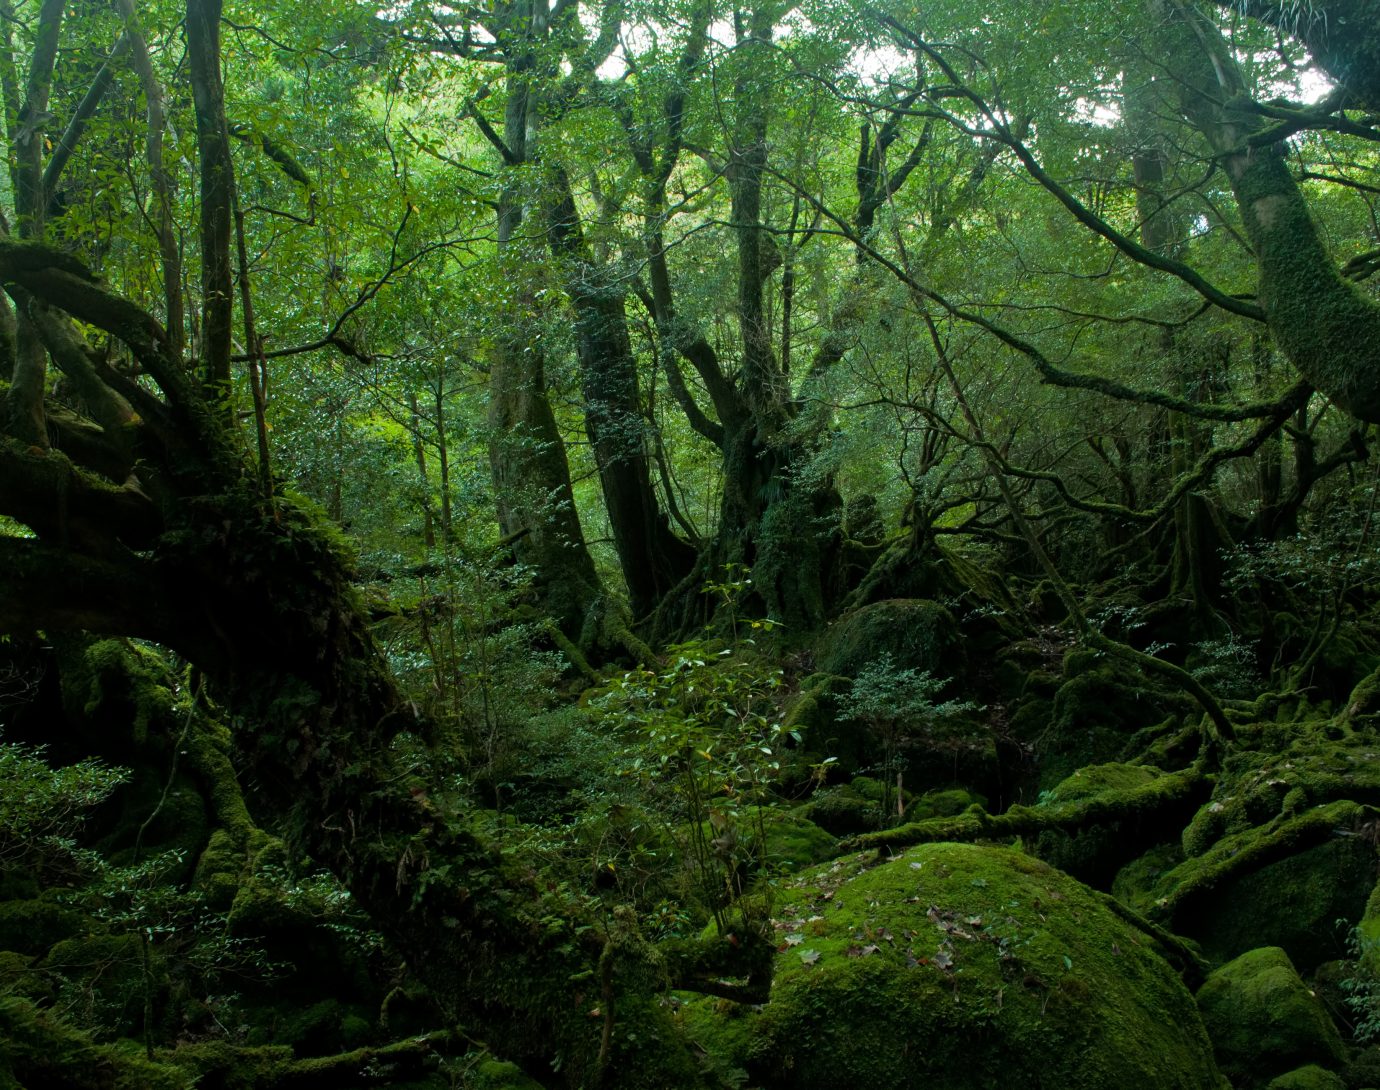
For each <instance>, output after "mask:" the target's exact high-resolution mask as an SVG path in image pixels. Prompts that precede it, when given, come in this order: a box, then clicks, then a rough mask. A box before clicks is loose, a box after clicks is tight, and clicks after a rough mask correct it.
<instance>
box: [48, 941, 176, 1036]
mask: <svg viewBox="0 0 1380 1090" xmlns="http://www.w3.org/2000/svg"><path fill="white" fill-rule="evenodd" d="M42 966H43V969H44V971H45V972H46V973H48V974H50V975H52V976H54V977H56V978H58V979H59V980H61V981H62V982H63V983H62V987H61V990H60V995H61V997H62V998H63V1000H64V1004H65V1006H67V1007H68V1008H69V1009H71V1010H73V1011H76V1012H78V1013H79V1014H80V1015H81V1017H82V1021H84V1022H87V1023H90V1024H93V1025H102V1026H108V1027H110V1028H111V1029H113V1030H114V1031H115V1032H116V1033H117V1034H119V1035H121V1036H127V1037H136V1036H139V1035H140V1034H142V1033H143V1030H144V1015H145V1011H146V1009H148V1007H154V1008H160V1009H161V1007H162V1006H163V1001H164V1000H165V998H166V992H167V978H166V976H165V975H164V974H163V972H162V967H161V965H160V963H159V960H158V957H157V955H156V954H155V953H154V952H153V951H151V950H147V951H146V950H145V949H144V947H143V945H142V943H141V942H140V940H139V937H138V936H137V935H133V934H128V933H126V934H122V935H82V936H79V937H77V938H71V939H64V940H63V941H62V942H59V943H56V944H54V945H53V947H52V948H51V949H50V950H49V951H48V956H47V957H46V958H44V959H43V962H42Z"/></svg>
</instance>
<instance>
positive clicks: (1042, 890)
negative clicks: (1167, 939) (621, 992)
mask: <svg viewBox="0 0 1380 1090" xmlns="http://www.w3.org/2000/svg"><path fill="white" fill-rule="evenodd" d="M778 896H779V900H778V904H777V911H778V920H777V923H776V927H777V935H778V939H779V940H780V942H781V953H780V954H779V955H778V963H777V973H776V979H775V983H774V984H773V988H772V997H771V1002H770V1003H768V1004H767V1005H766V1007H765V1008H764V1009H763V1011H762V1013H761V1014H760V1015H758V1016H755V1022H754V1023H753V1024H752V1028H751V1032H750V1033H747V1034H744V1033H742V1032H741V1030H742V1027H741V1026H738V1027H736V1032H735V1033H734V1034H732V1035H726V1038H717V1037H714V1036H713V1035H712V1033H711V1034H709V1035H708V1037H707V1040H709V1043H710V1044H711V1046H713V1045H717V1046H719V1047H723V1046H724V1045H725V1044H726V1043H728V1044H729V1045H730V1047H731V1042H732V1041H733V1040H734V1039H736V1040H737V1041H739V1042H740V1043H739V1046H738V1047H740V1048H743V1049H744V1050H745V1052H744V1054H743V1055H742V1056H741V1057H739V1059H740V1060H741V1061H742V1062H743V1063H744V1064H745V1065H746V1066H747V1069H748V1071H749V1073H750V1075H751V1077H752V1078H753V1079H755V1080H756V1081H757V1082H760V1083H761V1084H763V1085H765V1086H768V1087H788V1086H789V1087H793V1088H802V1090H808V1088H811V1087H820V1088H826V1087H827V1088H833V1087H840V1086H866V1087H869V1090H884V1088H886V1087H908V1086H926V1087H943V1088H945V1090H966V1088H973V1090H977V1088H984V1090H985V1088H987V1087H991V1086H1036V1085H1039V1086H1058V1087H1061V1088H1064V1090H1080V1088H1085V1090H1093V1088H1098V1090H1102V1088H1104V1087H1108V1086H1117V1085H1121V1084H1134V1085H1136V1086H1137V1087H1138V1088H1140V1090H1157V1088H1160V1087H1165V1088H1169V1087H1173V1088H1183V1090H1188V1088H1190V1087H1191V1088H1193V1090H1203V1088H1212V1087H1219V1086H1221V1085H1222V1083H1221V1080H1220V1079H1219V1077H1218V1074H1217V1072H1216V1069H1215V1067H1214V1065H1213V1060H1212V1051H1211V1046H1210V1045H1209V1043H1208V1039H1207V1035H1206V1034H1205V1032H1204V1031H1203V1027H1202V1024H1201V1022H1200V1020H1199V1018H1198V1014H1197V1011H1196V1009H1195V1007H1194V1005H1193V1001H1192V998H1191V997H1190V996H1189V994H1188V992H1187V991H1186V989H1185V988H1184V987H1183V984H1182V983H1181V982H1180V980H1179V978H1178V977H1177V975H1176V974H1175V973H1174V971H1173V970H1172V969H1171V968H1170V967H1169V965H1168V963H1167V962H1165V961H1164V960H1163V959H1162V958H1161V957H1160V956H1159V955H1158V954H1157V953H1156V952H1155V951H1154V948H1153V947H1154V943H1153V940H1152V939H1151V938H1150V937H1149V936H1148V935H1147V934H1145V933H1144V932H1141V931H1139V930H1137V929H1136V928H1134V927H1132V926H1131V925H1130V924H1128V923H1126V922H1124V921H1123V920H1122V919H1120V918H1119V917H1117V916H1116V915H1114V914H1113V913H1112V912H1110V911H1108V909H1107V908H1106V905H1105V902H1104V901H1103V900H1102V899H1100V898H1099V896H1098V895H1097V894H1095V893H1093V892H1091V891H1089V890H1088V889H1086V888H1085V887H1083V886H1081V885H1079V884H1078V883H1077V882H1075V881H1074V880H1073V879H1071V878H1069V877H1067V876H1066V875H1063V874H1061V873H1059V872H1058V871H1056V870H1055V869H1053V868H1052V867H1050V866H1048V865H1046V864H1044V863H1042V862H1040V861H1039V860H1037V859H1034V858H1032V857H1030V856H1027V855H1025V854H1023V853H1020V852H1017V851H1013V850H1011V849H1006V848H993V847H976V846H971V845H959V844H932V845H926V846H922V847H918V848H914V849H911V850H910V851H908V852H906V853H905V854H904V855H901V856H899V857H897V858H895V859H893V860H892V861H889V862H886V863H880V864H877V863H875V860H874V859H873V858H871V857H869V856H862V855H855V856H849V857H847V858H845V859H841V860H838V861H836V862H834V863H833V864H830V865H828V866H825V867H820V868H815V869H814V870H811V871H809V872H806V873H805V874H804V875H802V876H801V877H800V878H798V879H797V880H796V881H794V882H793V883H791V885H789V886H788V887H786V888H784V889H782V890H781V891H780V893H779V895H778ZM699 1028H700V1029H701V1030H704V1029H706V1028H707V1027H705V1026H703V1025H702V1026H700V1027H699ZM744 1041H746V1044H743V1043H742V1042H744Z"/></svg>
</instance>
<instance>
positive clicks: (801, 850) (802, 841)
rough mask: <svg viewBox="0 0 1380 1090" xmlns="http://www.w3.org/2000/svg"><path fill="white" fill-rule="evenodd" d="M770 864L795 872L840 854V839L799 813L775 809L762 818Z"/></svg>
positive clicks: (776, 867) (768, 862)
mask: <svg viewBox="0 0 1380 1090" xmlns="http://www.w3.org/2000/svg"><path fill="white" fill-rule="evenodd" d="M763 827H764V829H765V831H766V844H765V851H766V857H767V865H768V866H769V867H772V868H775V869H778V870H782V871H794V870H799V869H800V868H801V867H808V866H810V865H812V864H814V863H822V862H824V861H825V860H826V859H832V858H833V857H834V856H835V855H837V854H838V840H837V839H836V838H834V837H832V836H830V835H829V834H828V833H827V832H825V831H824V830H823V829H821V828H820V827H819V826H818V825H816V824H815V823H814V822H813V821H810V820H809V819H808V818H804V817H801V816H800V815H798V814H791V813H783V812H781V811H779V810H776V811H772V812H771V813H770V814H768V815H767V816H766V817H765V818H764V819H763Z"/></svg>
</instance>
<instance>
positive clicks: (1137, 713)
mask: <svg viewBox="0 0 1380 1090" xmlns="http://www.w3.org/2000/svg"><path fill="white" fill-rule="evenodd" d="M1066 660H1067V661H1066V664H1065V666H1066V671H1068V672H1071V673H1070V676H1069V677H1068V680H1066V681H1065V682H1064V683H1063V684H1062V685H1060V686H1059V690H1058V691H1057V692H1056V693H1055V694H1054V701H1053V704H1052V705H1051V707H1050V709H1049V713H1048V718H1047V719H1043V718H1038V717H1037V718H1036V719H1034V720H1033V721H1032V722H1031V723H1029V724H1025V723H1024V722H1023V723H1022V724H1021V725H1022V726H1024V727H1026V728H1028V727H1031V726H1033V727H1035V728H1036V729H1038V731H1039V733H1038V734H1037V735H1035V736H1033V737H1029V738H1028V739H1027V738H1025V736H1024V735H1021V737H1022V738H1023V740H1028V741H1029V743H1030V744H1032V745H1033V746H1034V747H1035V750H1036V757H1037V760H1038V761H1039V766H1040V778H1039V784H1040V787H1041V788H1043V789H1046V790H1048V789H1050V788H1053V787H1054V786H1056V785H1057V784H1059V783H1060V782H1062V781H1064V780H1066V779H1068V778H1069V777H1070V776H1072V775H1073V774H1074V773H1075V772H1076V771H1077V770H1078V769H1080V768H1084V767H1086V766H1088V765H1096V764H1103V763H1106V762H1115V761H1121V760H1125V759H1127V758H1128V757H1131V756H1134V755H1135V754H1134V753H1128V750H1133V749H1135V748H1138V747H1135V746H1134V745H1133V742H1132V740H1133V739H1135V738H1136V736H1137V734H1138V733H1139V732H1141V731H1143V730H1145V729H1146V728H1147V727H1151V726H1154V725H1155V724H1156V723H1159V722H1161V721H1162V720H1163V719H1164V717H1165V715H1166V714H1167V713H1168V712H1169V711H1170V710H1172V709H1173V708H1175V707H1176V706H1177V705H1178V704H1179V703H1180V701H1179V700H1178V699H1177V698H1176V697H1172V696H1169V695H1166V694H1165V693H1162V692H1160V691H1159V690H1157V689H1153V688H1151V687H1149V686H1148V685H1146V683H1145V682H1144V680H1143V679H1141V678H1139V677H1138V676H1136V675H1134V674H1130V675H1128V674H1127V671H1126V669H1125V667H1123V666H1121V665H1119V664H1114V663H1110V662H1107V661H1106V660H1105V659H1099V658H1097V657H1095V656H1093V655H1092V653H1091V652H1087V651H1076V652H1070V654H1069V655H1068V656H1066ZM1185 710H1186V709H1185ZM1017 726H1018V724H1017V723H1016V721H1015V719H1013V720H1012V724H1011V727H1012V731H1013V732H1016V731H1017Z"/></svg>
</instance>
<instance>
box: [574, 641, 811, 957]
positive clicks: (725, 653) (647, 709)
mask: <svg viewBox="0 0 1380 1090" xmlns="http://www.w3.org/2000/svg"><path fill="white" fill-rule="evenodd" d="M781 685H782V671H780V670H777V669H771V668H769V667H768V666H767V665H766V664H765V663H764V662H762V661H761V660H759V659H756V658H752V657H748V656H743V655H741V654H739V653H736V652H735V651H734V649H733V648H731V647H716V646H715V645H714V644H713V643H712V642H710V641H707V640H695V641H691V642H689V643H683V644H680V645H678V646H676V647H673V648H672V649H671V654H670V657H669V658H668V659H667V660H666V661H665V662H664V663H662V664H661V665H660V666H658V667H657V668H656V669H649V668H646V667H644V668H641V669H638V670H632V671H629V672H628V673H625V674H624V675H623V676H622V677H621V678H619V679H618V680H616V681H615V682H614V683H613V684H612V685H611V686H610V688H609V690H608V692H607V693H606V694H604V695H603V696H602V697H600V698H598V699H597V700H596V701H595V702H594V704H593V706H594V707H595V708H596V709H597V710H598V712H599V713H600V715H601V717H602V719H603V721H604V722H605V723H607V724H610V725H613V724H617V725H619V726H621V727H623V728H629V729H631V730H632V731H633V732H635V734H634V736H633V739H632V741H633V745H632V746H631V747H630V748H629V750H628V752H627V755H626V759H627V763H626V765H625V766H624V769H623V771H624V774H626V775H632V776H641V777H645V778H646V779H647V780H648V781H649V782H650V784H651V785H652V786H653V787H654V788H655V787H664V788H666V789H667V792H668V794H669V799H668V802H669V808H670V809H671V811H672V815H673V817H674V819H675V827H676V828H677V829H678V830H683V831H681V832H678V833H677V835H678V837H680V838H682V839H683V840H684V844H683V847H684V849H685V852H686V855H687V856H688V858H689V859H690V861H691V868H692V871H693V873H694V874H695V877H696V880H697V884H698V885H699V887H700V893H701V895H702V896H703V898H704V900H705V902H706V904H707V907H708V908H709V910H710V912H711V913H712V914H713V916H714V919H715V921H716V923H717V924H718V925H719V927H720V929H721V930H726V929H727V927H728V908H729V907H730V906H731V905H732V904H733V903H735V902H737V903H739V904H742V903H743V898H742V893H743V889H742V884H741V869H742V868H741V864H742V863H743V862H744V861H745V860H748V859H752V860H756V861H757V862H758V863H759V864H760V863H762V862H764V859H763V845H764V842H765V829H764V826H763V817H762V806H763V804H764V803H765V802H766V801H767V798H768V795H769V793H770V786H771V784H772V783H773V781H775V780H776V778H777V777H778V775H779V773H780V771H781V760H780V751H781V748H782V746H783V744H784V742H785V739H786V737H787V735H788V734H789V732H788V731H787V730H786V729H785V727H783V726H782V724H781V722H780V720H779V719H778V718H777V716H776V712H777V710H778V707H777V699H776V694H777V692H778V690H779V689H780V688H781ZM745 913H746V909H745Z"/></svg>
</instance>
